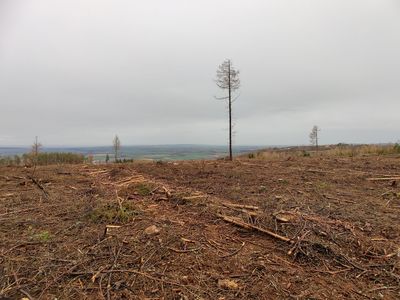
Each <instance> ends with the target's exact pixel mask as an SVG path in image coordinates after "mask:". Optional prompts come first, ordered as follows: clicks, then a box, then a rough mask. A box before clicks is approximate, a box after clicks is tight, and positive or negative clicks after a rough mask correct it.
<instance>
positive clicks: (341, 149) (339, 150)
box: [242, 144, 400, 161]
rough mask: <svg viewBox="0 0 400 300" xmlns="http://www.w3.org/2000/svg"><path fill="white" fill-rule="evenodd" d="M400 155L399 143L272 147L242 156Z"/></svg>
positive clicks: (275, 158) (267, 157)
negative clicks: (317, 147) (316, 148)
mask: <svg viewBox="0 0 400 300" xmlns="http://www.w3.org/2000/svg"><path fill="white" fill-rule="evenodd" d="M375 155H378V156H381V155H400V145H399V144H386V145H347V144H345V145H341V144H338V145H326V146H321V147H320V149H319V151H316V150H315V148H314V147H296V148H294V149H293V148H290V149H271V150H261V151H258V152H255V153H249V154H247V155H246V156H242V158H249V159H260V160H266V161H274V160H286V159H289V160H290V159H291V158H294V157H307V156H321V157H359V156H375Z"/></svg>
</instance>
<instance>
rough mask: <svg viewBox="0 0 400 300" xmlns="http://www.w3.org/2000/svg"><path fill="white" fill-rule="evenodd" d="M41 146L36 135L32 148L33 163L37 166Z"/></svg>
mask: <svg viewBox="0 0 400 300" xmlns="http://www.w3.org/2000/svg"><path fill="white" fill-rule="evenodd" d="M41 148H42V144H41V143H39V141H38V137H37V136H35V141H34V142H33V144H32V149H31V153H32V158H33V163H34V165H35V166H36V164H37V163H38V156H39V151H40V149H41Z"/></svg>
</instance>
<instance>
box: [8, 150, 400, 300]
mask: <svg viewBox="0 0 400 300" xmlns="http://www.w3.org/2000/svg"><path fill="white" fill-rule="evenodd" d="M399 167H400V158H399V157H379V156H376V157H359V158H326V157H304V158H298V157H296V158H289V159H285V160H279V161H278V160H275V161H261V160H254V159H240V160H237V161H234V162H227V161H194V162H193V161H192V162H171V163H152V162H146V163H144V162H142V163H139V162H138V163H133V164H117V165H113V164H109V165H99V166H95V165H68V166H65V165H63V166H48V167H38V168H37V169H34V168H23V167H2V168H0V203H1V206H0V298H1V299H21V298H28V299H55V298H57V299H291V298H293V299H399V298H400V187H399V186H398V184H400V171H399ZM371 178H394V179H383V180H382V179H381V180H370V179H371ZM396 178H399V179H396Z"/></svg>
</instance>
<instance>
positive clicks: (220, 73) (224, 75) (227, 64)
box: [215, 59, 240, 160]
mask: <svg viewBox="0 0 400 300" xmlns="http://www.w3.org/2000/svg"><path fill="white" fill-rule="evenodd" d="M215 83H216V84H217V86H218V87H219V88H220V89H223V90H228V96H225V97H221V98H217V99H218V100H228V113H229V160H232V159H233V155H232V103H233V102H234V101H235V100H236V99H233V100H232V94H233V92H234V91H236V90H237V89H239V87H240V79H239V71H238V70H236V69H235V68H234V67H233V65H232V61H231V60H230V59H227V60H225V61H224V62H223V63H222V64H221V65H219V67H218V69H217V78H216V80H215Z"/></svg>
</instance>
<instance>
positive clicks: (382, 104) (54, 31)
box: [0, 0, 400, 146]
mask: <svg viewBox="0 0 400 300" xmlns="http://www.w3.org/2000/svg"><path fill="white" fill-rule="evenodd" d="M226 58H231V59H232V61H233V63H234V65H235V66H236V67H237V68H238V69H239V70H240V76H241V82H242V87H241V89H240V96H239V98H238V99H237V101H236V102H235V104H234V108H233V109H234V116H235V122H236V127H235V131H236V136H235V143H236V144H253V145H254V144H258V145H260V144H261V145H274V144H275V145H276V144H280V145H282V144H285V145H287V144H308V142H309V141H308V134H309V132H310V131H311V128H312V126H313V125H314V124H316V125H319V126H320V127H321V133H320V136H321V143H338V142H357V143H365V142H395V141H398V140H400V1H399V0H323V1H322V0H297V1H293V0H268V1H267V0H260V1H257V0H251V1H249V0H243V1H234V0H212V1H211V0H202V1H200V0H198V1H188V0H180V1H179V0H168V1H165V0H146V1H144V0H143V1H133V0H130V1H117V0H113V1H101V0H92V1H83V0H75V1H73V0H65V1H61V0H59V1H55V0H48V1H45V0H35V1H33V0H9V1H8V0H0V146H6V145H29V144H31V143H32V141H33V140H34V137H35V135H38V136H39V139H40V141H41V142H42V144H44V145H47V146H49V145H53V146H56V145H108V144H111V142H112V139H113V136H114V134H116V133H117V134H118V135H119V136H120V139H121V142H122V144H125V145H127V144H130V145H134V144H177V143H190V144H200V143H202V144H225V143H226V142H227V134H228V131H227V129H228V126H227V111H226V105H225V104H224V103H223V102H221V101H217V100H215V99H214V96H223V95H224V94H223V93H224V92H223V91H219V90H218V89H217V87H216V86H215V83H214V81H213V79H214V78H215V72H216V68H217V66H218V65H219V64H220V63H221V62H222V61H223V60H224V59H226Z"/></svg>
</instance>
